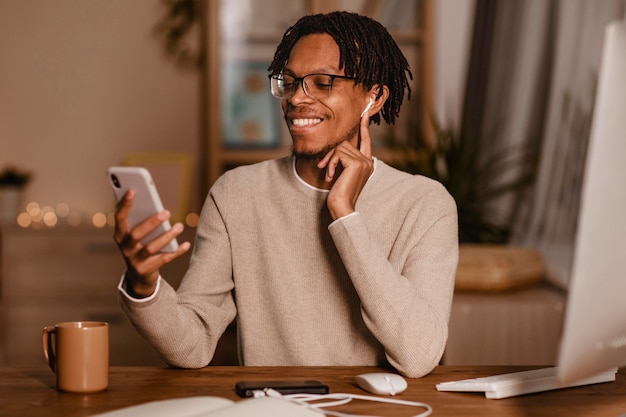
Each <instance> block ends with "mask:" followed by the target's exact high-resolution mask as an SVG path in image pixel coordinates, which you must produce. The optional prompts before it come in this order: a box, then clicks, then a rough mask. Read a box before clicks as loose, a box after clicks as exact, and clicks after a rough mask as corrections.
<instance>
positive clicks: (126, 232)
mask: <svg viewBox="0 0 626 417" xmlns="http://www.w3.org/2000/svg"><path fill="white" fill-rule="evenodd" d="M109 178H110V180H111V185H112V187H113V190H114V191H115V195H116V197H117V198H118V203H117V206H116V209H115V233H114V236H113V237H114V240H115V242H116V243H117V245H118V247H119V248H120V251H121V253H122V256H123V258H124V261H125V263H126V267H127V272H126V290H127V292H129V294H131V295H132V296H135V297H137V298H144V297H149V296H150V295H152V294H153V293H154V291H155V289H156V286H157V281H158V278H159V269H160V268H161V267H162V266H164V265H166V264H167V263H169V262H171V261H172V260H174V259H176V258H178V257H179V256H180V255H182V254H184V253H185V252H187V251H188V250H189V248H190V246H191V245H190V244H189V242H184V243H182V244H180V245H179V244H178V242H177V241H176V238H177V237H178V236H179V235H180V234H181V233H182V231H183V225H182V224H181V223H176V224H175V225H174V226H172V227H170V224H169V218H170V213H169V211H167V210H164V209H163V206H162V204H161V201H160V199H159V197H158V193H157V192H156V187H155V186H154V183H153V181H152V179H151V178H150V175H149V173H148V172H147V171H146V170H145V169H143V168H126V167H122V168H119V167H112V168H110V169H109Z"/></svg>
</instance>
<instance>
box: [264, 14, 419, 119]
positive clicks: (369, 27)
mask: <svg viewBox="0 0 626 417" xmlns="http://www.w3.org/2000/svg"><path fill="white" fill-rule="evenodd" d="M323 33H326V34H328V35H330V36H332V38H333V39H334V40H335V42H336V43H337V45H338V46H339V69H343V70H344V73H345V75H346V76H348V77H354V78H356V83H357V85H359V84H360V85H363V86H364V87H365V89H367V90H370V89H371V88H372V87H373V86H374V85H376V84H378V85H380V86H381V87H382V86H383V85H386V86H387V87H388V88H389V98H388V99H387V101H386V102H385V104H384V105H383V108H382V110H381V112H380V113H381V114H382V116H383V118H384V119H385V122H387V123H388V124H393V123H394V122H395V119H396V117H397V116H398V115H399V114H400V107H401V106H402V102H403V100H404V94H405V91H406V94H407V99H410V98H411V87H410V86H409V80H410V79H413V74H412V73H411V70H410V68H409V63H408V62H407V60H406V58H405V57H404V55H403V54H402V51H400V48H399V47H398V45H397V44H396V42H395V41H394V40H393V38H392V37H391V35H390V34H389V32H388V31H387V29H385V27H384V26H383V25H381V24H380V23H378V22H377V21H375V20H373V19H370V18H369V17H366V16H362V15H359V14H356V13H350V12H345V11H337V12H331V13H328V14H315V15H309V16H304V17H302V18H300V20H298V21H297V22H296V23H295V24H294V25H293V26H291V27H290V28H289V29H287V31H286V32H285V34H284V35H283V39H282V41H281V42H280V44H279V45H278V47H277V48H276V53H275V54H274V59H273V61H272V63H271V65H270V66H269V68H268V71H270V73H271V74H280V73H282V71H283V69H284V67H285V65H287V61H288V59H289V54H290V53H291V50H292V48H293V47H294V45H295V44H296V42H298V40H300V38H302V37H304V36H307V35H312V34H323ZM378 94H379V95H380V94H382V88H381V89H380V91H379V93H378ZM371 121H372V122H374V123H376V124H380V115H379V114H376V115H374V116H372V118H371Z"/></svg>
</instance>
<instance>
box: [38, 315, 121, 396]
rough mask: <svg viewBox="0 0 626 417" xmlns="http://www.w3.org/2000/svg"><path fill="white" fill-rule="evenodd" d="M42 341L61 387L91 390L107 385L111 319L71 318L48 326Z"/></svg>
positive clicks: (76, 390)
mask: <svg viewBox="0 0 626 417" xmlns="http://www.w3.org/2000/svg"><path fill="white" fill-rule="evenodd" d="M53 336H54V337H53ZM53 340H54V342H53ZM42 344H43V353H44V356H45V357H46V361H47V362H48V365H49V366H50V369H52V371H53V372H54V373H56V379H57V388H58V389H59V390H61V391H66V392H75V393H90V392H98V391H102V390H105V389H106V388H107V387H108V385H109V325H108V323H105V322H101V321H72V322H65V323H58V324H56V325H54V326H46V327H45V328H44V329H43V332H42Z"/></svg>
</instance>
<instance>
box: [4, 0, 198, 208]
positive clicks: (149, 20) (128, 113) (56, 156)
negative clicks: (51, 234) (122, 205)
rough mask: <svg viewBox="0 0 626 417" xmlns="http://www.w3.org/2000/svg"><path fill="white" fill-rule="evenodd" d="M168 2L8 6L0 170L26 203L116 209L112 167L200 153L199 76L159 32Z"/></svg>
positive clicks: (35, 0) (20, 1) (22, 2)
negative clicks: (163, 154)
mask: <svg viewBox="0 0 626 417" xmlns="http://www.w3.org/2000/svg"><path fill="white" fill-rule="evenodd" d="M160 4H161V3H160V0H132V1H128V0H89V1H84V0H54V1H46V0H0V167H3V166H4V165H7V164H17V165H19V166H20V167H24V168H27V169H29V170H32V171H33V172H34V174H35V176H36V178H35V180H34V181H33V182H32V184H31V185H30V186H29V188H28V192H27V194H28V197H29V198H32V199H34V200H36V201H38V202H39V203H40V204H49V205H56V204H58V203H60V202H65V203H68V204H69V205H70V206H71V208H73V209H74V210H77V211H79V212H82V213H85V214H89V213H93V212H95V211H100V210H103V211H104V210H110V209H111V208H112V206H113V197H112V192H111V190H110V189H109V188H108V187H109V186H108V184H107V182H106V177H105V175H104V172H105V169H106V167H107V166H109V165H114V164H119V163H120V161H121V159H122V158H123V157H124V155H125V154H126V153H128V152H137V151H179V152H195V150H196V149H197V142H198V122H197V120H198V98H197V95H198V93H197V76H196V75H194V74H191V73H185V72H181V71H180V70H177V69H176V68H175V67H174V65H173V64H172V63H170V62H167V61H166V59H165V58H164V55H163V53H162V50H161V45H160V44H159V43H158V42H157V41H156V40H155V38H154V37H153V35H152V34H151V31H152V29H153V27H154V25H155V23H156V22H157V21H158V20H159V17H160V13H161V12H162V10H161V9H160Z"/></svg>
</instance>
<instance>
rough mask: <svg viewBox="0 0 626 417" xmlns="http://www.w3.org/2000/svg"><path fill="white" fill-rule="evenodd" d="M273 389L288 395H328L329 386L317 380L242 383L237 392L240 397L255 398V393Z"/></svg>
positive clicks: (236, 385)
mask: <svg viewBox="0 0 626 417" xmlns="http://www.w3.org/2000/svg"><path fill="white" fill-rule="evenodd" d="M266 388H271V389H273V390H276V391H278V392H280V393H281V394H283V395H287V394H328V386H327V385H324V384H322V383H321V382H320V381H316V380H283V381H240V382H237V383H236V384H235V390H236V391H237V395H239V396H240V397H253V396H254V391H263V390H264V389H266Z"/></svg>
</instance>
